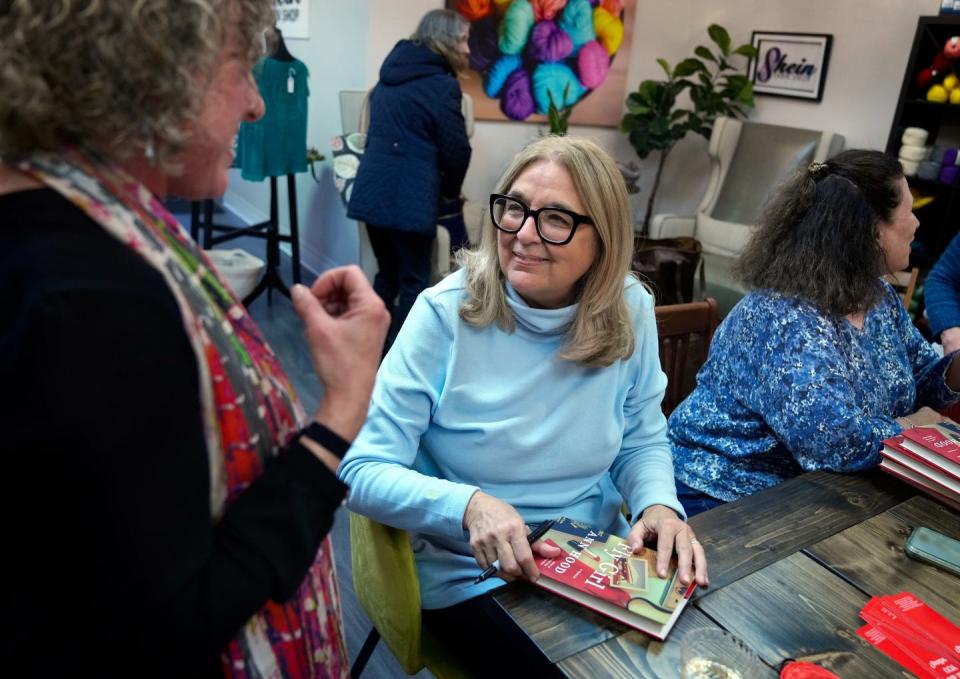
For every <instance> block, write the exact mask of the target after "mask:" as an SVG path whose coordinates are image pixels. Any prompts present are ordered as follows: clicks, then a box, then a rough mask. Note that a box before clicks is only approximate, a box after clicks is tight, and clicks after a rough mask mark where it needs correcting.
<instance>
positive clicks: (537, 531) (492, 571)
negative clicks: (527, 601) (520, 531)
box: [473, 519, 556, 585]
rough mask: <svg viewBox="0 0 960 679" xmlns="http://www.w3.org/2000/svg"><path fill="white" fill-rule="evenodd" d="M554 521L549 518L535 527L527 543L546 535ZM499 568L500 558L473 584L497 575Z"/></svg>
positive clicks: (528, 536) (531, 543)
mask: <svg viewBox="0 0 960 679" xmlns="http://www.w3.org/2000/svg"><path fill="white" fill-rule="evenodd" d="M554 523H556V521H554V520H553V519H548V520H547V521H544V522H543V523H541V524H540V525H539V526H537V527H536V528H534V529H533V531H532V532H530V533H529V534H528V535H527V544H529V545H533V543H535V542H536V541H537V540H539V539H540V538H542V537H543V536H544V535H546V534H547V531H548V530H550V529H551V528H552V527H553V524H554ZM498 570H500V560H499V559H498V560H497V561H494V562H493V563H492V564H490V565H489V566H487V568H486V569H485V570H484V571H483V572H482V573H481V574H480V575H478V576H477V579H476V580H474V581H473V584H475V585H477V584H480V583H481V582H483V581H484V580H486V579H487V578H489V577H491V576H493V575H496V573H497V571H498Z"/></svg>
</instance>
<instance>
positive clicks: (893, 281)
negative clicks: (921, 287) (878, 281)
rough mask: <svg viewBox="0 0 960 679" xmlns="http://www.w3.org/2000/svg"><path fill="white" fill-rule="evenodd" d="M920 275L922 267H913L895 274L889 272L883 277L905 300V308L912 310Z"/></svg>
mask: <svg viewBox="0 0 960 679" xmlns="http://www.w3.org/2000/svg"><path fill="white" fill-rule="evenodd" d="M919 276H920V269H918V268H917V267H913V268H912V269H909V270H904V271H898V272H896V273H895V274H887V275H886V276H884V277H883V279H884V280H885V281H887V282H888V283H889V284H890V285H892V286H893V289H894V290H896V291H897V292H898V293H899V294H900V299H901V300H902V301H903V308H904V309H906V310H907V311H910V302H911V301H912V300H913V291H914V290H915V289H916V287H917V278H918V277H919Z"/></svg>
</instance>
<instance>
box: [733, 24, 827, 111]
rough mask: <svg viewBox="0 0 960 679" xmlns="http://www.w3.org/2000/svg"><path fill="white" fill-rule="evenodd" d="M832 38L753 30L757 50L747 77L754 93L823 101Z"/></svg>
mask: <svg viewBox="0 0 960 679" xmlns="http://www.w3.org/2000/svg"><path fill="white" fill-rule="evenodd" d="M832 40H833V36H831V35H828V34H826V33H770V32H760V31H754V32H753V36H752V37H751V39H750V44H752V45H753V46H754V47H756V48H757V57H756V58H755V59H751V61H750V66H749V70H748V71H747V76H748V77H749V78H750V79H751V80H752V81H753V93H754V94H766V95H770V96H775V97H794V98H796V99H811V100H813V101H820V100H821V99H823V86H824V82H825V81H826V78H827V65H828V63H829V61H830V43H831V41H832Z"/></svg>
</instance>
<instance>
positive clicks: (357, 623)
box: [228, 242, 433, 679]
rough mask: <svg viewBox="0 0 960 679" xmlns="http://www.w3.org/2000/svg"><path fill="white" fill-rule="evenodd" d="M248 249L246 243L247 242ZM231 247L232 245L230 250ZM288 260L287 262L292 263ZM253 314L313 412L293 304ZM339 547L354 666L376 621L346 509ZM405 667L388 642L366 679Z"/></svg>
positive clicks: (277, 302)
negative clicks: (359, 586)
mask: <svg viewBox="0 0 960 679" xmlns="http://www.w3.org/2000/svg"><path fill="white" fill-rule="evenodd" d="M244 245H245V246H246V244H244ZM228 247H229V246H228ZM249 249H250V251H251V252H252V253H253V254H255V255H257V256H258V257H262V256H263V251H262V246H261V248H260V250H259V251H258V250H257V247H256V242H254V244H253V245H252V246H250V247H249ZM287 261H288V260H287V258H286V257H284V263H287ZM288 272H289V268H286V267H285V268H284V274H283V276H284V280H286V281H289V280H290V277H289V273H288ZM309 279H310V275H309V274H307V272H306V271H305V272H304V282H305V283H309V282H310V280H309ZM250 314H251V315H252V316H253V318H254V319H255V320H256V322H257V324H258V325H259V326H260V329H261V331H262V332H263V333H264V335H265V336H266V338H267V341H268V342H269V343H270V345H271V346H272V347H273V350H274V351H275V352H276V353H277V355H278V356H279V358H280V362H281V363H282V364H283V367H284V369H285V370H286V371H287V373H288V374H289V375H290V378H291V380H293V384H294V387H295V388H296V390H297V393H298V394H299V396H300V400H301V401H302V402H303V405H304V407H305V408H306V410H307V412H308V413H310V412H313V410H314V409H315V408H316V406H317V404H318V403H319V401H320V396H321V394H322V391H323V390H322V387H321V385H320V382H319V380H318V379H317V378H316V376H315V375H314V372H313V366H312V364H311V362H310V356H309V353H308V352H307V349H306V341H305V340H304V338H303V334H302V332H301V326H300V319H299V318H298V316H297V314H296V312H295V311H294V310H293V307H292V306H291V305H290V301H289V300H288V299H287V298H286V297H284V296H283V295H281V294H279V293H277V292H274V293H273V299H272V302H271V303H270V304H268V303H267V295H266V293H264V294H262V295H261V296H260V297H258V298H257V299H256V300H254V302H253V303H252V304H251V305H250ZM333 545H334V553H335V556H336V564H337V577H338V579H339V581H340V595H341V598H342V602H343V623H344V635H345V636H346V640H347V649H348V651H349V653H350V660H351V663H352V662H353V659H354V658H356V656H357V653H359V651H360V647H361V646H362V645H363V642H364V640H365V639H366V636H367V634H368V633H369V631H370V621H369V620H368V619H367V616H366V614H365V613H364V612H363V609H362V608H361V607H360V604H359V603H358V602H357V598H356V595H355V594H354V589H353V578H352V577H351V569H350V527H349V521H348V520H347V513H346V510H340V511H339V512H338V513H337V518H336V521H335V522H334V527H333ZM405 676H407V675H406V674H404V672H403V670H402V669H401V668H400V665H399V664H398V663H397V661H396V660H395V659H394V657H393V655H392V654H391V653H390V651H389V649H387V647H386V646H385V645H384V644H383V642H381V643H379V644H378V645H377V649H376V651H375V652H374V654H373V656H372V657H371V658H370V662H369V663H368V664H367V667H366V669H365V670H364V672H363V677H364V679H381V678H392V677H405ZM415 676H417V677H433V675H432V674H431V673H430V672H428V671H427V670H423V671H421V672H420V673H419V674H417V675H415Z"/></svg>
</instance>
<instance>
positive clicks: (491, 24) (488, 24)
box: [468, 15, 500, 73]
mask: <svg viewBox="0 0 960 679" xmlns="http://www.w3.org/2000/svg"><path fill="white" fill-rule="evenodd" d="M498 23H499V20H498V19H497V17H496V16H492V15H491V16H488V17H487V18H486V19H481V20H480V21H474V22H473V23H471V24H470V38H469V40H468V44H469V45H470V68H472V69H473V70H474V71H477V72H478V73H483V72H484V71H485V70H487V67H489V66H490V65H491V64H492V63H493V62H495V61H496V60H497V59H498V58H499V57H500V48H499V47H498V46H497V42H498V38H497V24H498Z"/></svg>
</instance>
